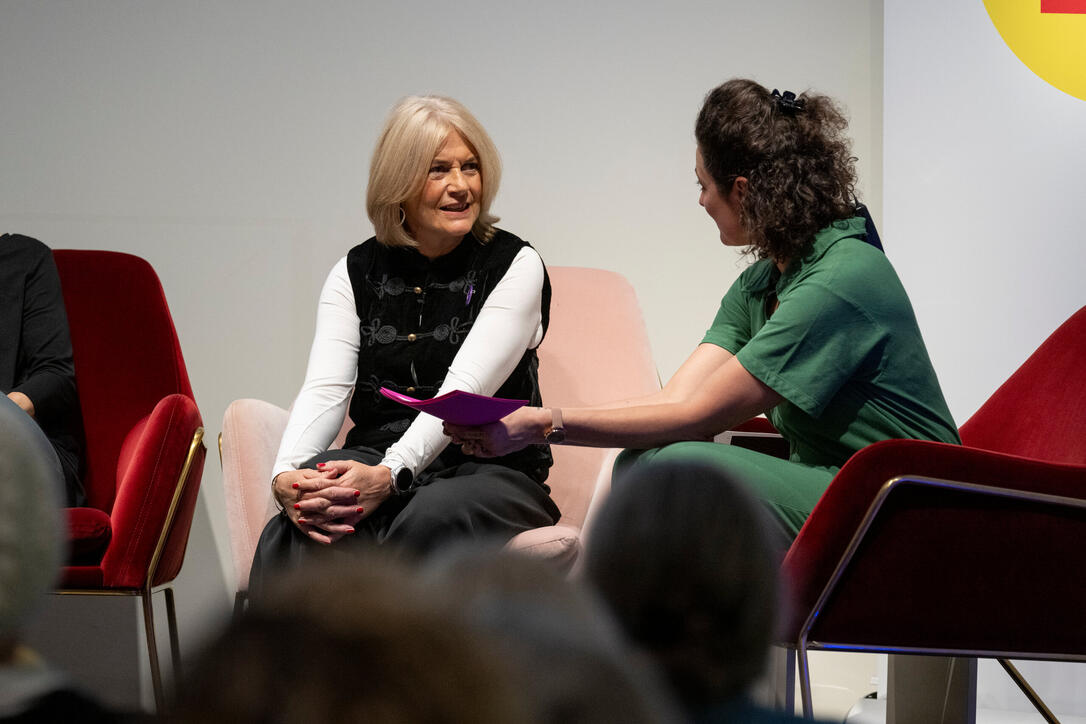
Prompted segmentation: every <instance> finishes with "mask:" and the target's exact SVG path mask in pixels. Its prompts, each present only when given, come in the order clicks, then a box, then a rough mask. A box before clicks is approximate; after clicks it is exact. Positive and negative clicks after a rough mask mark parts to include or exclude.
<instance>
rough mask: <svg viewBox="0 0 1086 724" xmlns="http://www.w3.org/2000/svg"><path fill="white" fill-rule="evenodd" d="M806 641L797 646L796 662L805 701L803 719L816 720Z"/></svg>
mask: <svg viewBox="0 0 1086 724" xmlns="http://www.w3.org/2000/svg"><path fill="white" fill-rule="evenodd" d="M806 643H807V642H806V641H802V642H800V645H798V646H796V662H797V663H798V664H799V691H800V696H801V697H802V699H803V718H804V719H807V720H812V719H814V703H813V702H812V701H811V666H810V664H809V663H808V661H807V646H806Z"/></svg>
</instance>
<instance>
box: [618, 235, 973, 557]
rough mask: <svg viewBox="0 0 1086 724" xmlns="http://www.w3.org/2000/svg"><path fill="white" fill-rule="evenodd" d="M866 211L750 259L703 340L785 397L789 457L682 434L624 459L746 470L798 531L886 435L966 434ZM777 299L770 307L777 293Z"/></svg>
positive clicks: (745, 476)
mask: <svg viewBox="0 0 1086 724" xmlns="http://www.w3.org/2000/svg"><path fill="white" fill-rule="evenodd" d="M864 235H865V234H864V220H863V219H861V218H853V219H847V220H842V221H838V222H835V223H833V224H831V225H830V226H829V227H827V228H825V229H823V230H822V231H820V232H819V233H818V234H817V235H816V236H815V239H814V243H813V244H812V246H811V247H810V250H809V251H808V252H807V253H806V254H805V255H804V256H803V257H802V258H800V259H796V260H793V262H792V263H791V264H789V265H788V266H787V267H786V268H785V271H784V272H783V273H781V272H780V271H779V270H778V269H777V266H776V265H775V264H774V263H773V262H772V261H771V260H768V259H763V260H760V261H758V262H755V263H754V264H753V265H751V266H750V268H748V269H747V270H745V271H744V272H743V273H742V274H741V275H740V277H739V278H738V279H737V280H736V281H735V283H734V284H733V285H732V287H731V289H729V290H728V292H727V294H725V295H724V299H723V300H722V301H721V303H720V310H719V311H718V312H717V315H716V318H715V319H714V320H713V324H712V326H711V327H710V328H709V331H708V332H706V334H705V337H704V339H703V340H702V341H703V343H708V344H715V345H717V346H719V347H722V348H723V349H725V350H727V351H728V352H731V353H732V354H734V355H735V356H736V357H737V358H738V360H739V362H740V364H742V365H743V367H744V368H745V369H746V370H747V371H748V372H750V373H751V374H752V375H754V376H755V377H756V378H758V379H759V380H761V381H762V382H763V383H765V384H766V385H767V386H769V387H770V388H772V389H773V390H774V391H775V392H776V393H777V394H779V395H780V396H781V397H783V398H784V401H783V402H782V403H780V404H779V405H777V406H776V407H775V408H773V409H772V410H770V411H769V412H768V417H769V419H770V421H772V423H773V424H774V426H776V428H777V429H778V430H779V431H780V432H781V434H782V435H783V436H784V438H785V439H786V440H788V442H789V446H790V456H789V459H788V460H779V459H777V458H773V457H770V456H767V455H763V454H761V453H757V452H753V451H751V450H746V449H743V448H738V447H733V446H730V445H720V444H717V443H708V442H680V443H675V444H672V445H667V446H665V447H661V448H655V449H652V450H645V451H629V452H627V453H626V454H624V456H623V457H622V459H621V460H620V463H619V466H620V467H621V466H624V465H629V464H634V465H642V464H646V463H648V462H650V461H673V460H680V461H685V460H696V461H699V462H705V463H708V464H711V465H718V466H721V467H724V468H726V469H728V471H729V472H731V473H732V474H734V475H735V476H737V477H739V478H740V479H742V480H744V481H745V482H746V483H747V484H748V485H749V486H750V487H751V488H752V489H753V490H754V492H755V494H756V495H758V496H760V497H761V498H762V499H763V500H764V501H765V502H766V504H767V505H768V506H769V507H770V509H771V510H772V512H773V513H774V514H775V517H776V518H777V519H778V521H779V522H780V523H781V524H782V526H783V529H784V532H785V533H786V534H787V535H788V536H789V537H790V538H791V537H794V536H795V535H796V533H798V532H799V529H800V527H802V525H803V522H804V521H805V520H806V519H807V515H808V514H809V513H810V512H811V509H812V508H813V507H814V505H815V503H817V502H818V499H819V497H820V496H821V495H822V493H823V492H824V491H825V489H826V487H827V486H828V485H829V483H830V481H831V480H832V479H833V476H834V474H835V473H836V472H837V470H838V469H839V468H840V466H841V465H842V464H843V463H844V462H845V461H846V460H847V459H848V458H849V457H850V456H851V455H852V454H853V453H854V452H856V451H857V450H859V449H860V448H862V447H864V446H866V445H869V444H871V443H873V442H877V441H879V440H887V439H893V438H913V439H918V440H936V441H940V442H947V443H960V439H959V437H958V431H957V428H956V426H955V425H954V420H953V418H952V417H951V415H950V410H949V409H948V408H947V404H946V400H945V399H944V397H943V393H942V390H941V389H940V388H939V381H938V379H937V378H936V375H935V370H934V369H933V368H932V364H931V359H930V358H929V357H928V352H927V348H926V347H925V346H924V340H923V338H922V337H921V335H920V328H919V326H918V325H917V322H916V316H915V314H914V313H913V309H912V305H911V304H910V303H909V298H908V296H907V295H906V294H905V289H904V287H902V285H901V281H900V280H899V279H898V277H897V273H896V272H895V271H894V268H893V267H892V266H891V265H890V262H889V260H888V259H887V258H886V256H885V254H883V253H882V251H880V250H879V249H877V248H875V247H874V246H871V245H870V244H868V243H867V242H866V241H865V240H864ZM775 303H778V304H777V307H776V309H775V310H774V309H773V307H774V304H775Z"/></svg>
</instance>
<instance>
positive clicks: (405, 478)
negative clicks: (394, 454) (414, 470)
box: [396, 468, 415, 493]
mask: <svg viewBox="0 0 1086 724" xmlns="http://www.w3.org/2000/svg"><path fill="white" fill-rule="evenodd" d="M413 482H415V476H414V475H412V474H411V470H410V468H400V470H399V472H397V473H396V490H399V491H400V492H401V493H403V492H406V491H407V490H408V489H409V488H410V487H411V483H413Z"/></svg>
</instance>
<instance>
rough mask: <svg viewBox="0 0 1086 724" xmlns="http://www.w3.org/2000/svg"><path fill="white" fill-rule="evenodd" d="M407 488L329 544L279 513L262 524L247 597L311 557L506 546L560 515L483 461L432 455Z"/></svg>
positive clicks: (312, 462) (515, 475) (321, 458)
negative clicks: (460, 544) (471, 543)
mask: <svg viewBox="0 0 1086 724" xmlns="http://www.w3.org/2000/svg"><path fill="white" fill-rule="evenodd" d="M383 458H384V455H383V454H382V453H380V452H378V451H377V450H374V449H373V448H368V447H353V448H344V449H342V450H329V451H327V452H323V453H321V454H319V455H316V456H314V457H313V458H311V459H309V460H307V461H306V462H305V463H304V464H303V465H302V467H303V468H311V469H316V466H317V463H322V462H326V461H328V460H357V461H359V462H361V463H365V464H366V465H376V464H377V463H379V462H381V460H382V459H383ZM416 485H417V487H416V488H414V489H413V490H412V491H410V492H408V493H406V494H404V495H399V496H394V497H391V498H388V499H387V500H385V501H384V502H383V503H381V505H380V507H378V508H377V509H376V510H375V511H374V512H373V513H372V514H370V515H368V516H366V517H365V518H363V519H362V520H361V521H359V523H358V524H357V525H356V526H355V527H354V528H355V532H354V533H353V534H350V535H345V536H343V537H342V538H340V539H339V540H338V541H336V542H335V543H333V544H332V545H330V546H329V545H324V544H321V543H318V542H316V541H314V540H313V539H312V538H310V537H309V536H307V535H306V534H305V533H303V532H302V531H301V530H299V529H298V527H297V526H295V525H294V524H293V523H291V522H290V519H289V518H288V517H287V515H286V513H283V512H280V513H279V514H278V515H276V516H275V517H274V518H272V519H271V520H270V521H268V523H267V525H265V526H264V532H263V533H261V535H260V541H259V542H258V543H257V546H256V554H255V555H254V557H253V566H252V570H251V572H250V574H249V595H250V597H257V596H259V595H260V593H261V591H262V589H263V587H264V586H265V585H266V584H267V582H268V580H269V579H271V578H273V577H274V576H276V575H277V574H279V573H282V572H284V571H286V570H288V569H289V568H291V567H293V566H297V565H303V564H305V563H306V562H307V561H314V560H317V559H318V558H320V559H327V558H349V557H350V556H351V554H352V552H357V551H358V550H360V549H363V548H371V547H372V546H374V545H382V546H390V547H395V548H397V549H400V550H403V551H406V552H407V553H409V554H411V555H415V556H425V555H426V554H428V553H431V552H432V551H434V550H436V549H438V548H440V547H441V546H442V545H443V544H445V543H448V542H451V541H467V540H499V541H507V540H509V539H510V538H512V537H513V536H515V535H516V534H517V533H520V532H522V531H525V530H531V529H532V528H539V527H542V526H546V525H553V524H555V523H557V522H558V519H559V517H560V516H561V513H560V512H559V510H558V506H557V505H555V504H554V501H553V500H551V498H550V495H548V492H549V489H548V488H547V486H546V485H543V484H541V483H538V482H536V481H535V480H533V479H532V478H530V477H528V476H527V475H525V474H524V473H522V472H520V471H519V470H514V469H513V468H508V467H505V466H504V465H493V464H490V463H483V462H475V461H468V462H459V463H457V464H451V465H448V464H445V463H444V461H443V460H442V458H441V457H439V458H438V459H437V460H436V461H435V462H434V463H433V464H431V465H430V467H428V468H427V469H426V470H424V471H423V472H422V473H421V474H420V475H418V476H417V477H416Z"/></svg>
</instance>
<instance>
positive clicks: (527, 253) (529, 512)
mask: <svg viewBox="0 0 1086 724" xmlns="http://www.w3.org/2000/svg"><path fill="white" fill-rule="evenodd" d="M500 176H501V166H500V161H499V158H498V153H497V150H496V149H495V148H494V144H493V142H492V141H491V140H490V137H489V136H488V135H487V133H486V131H485V130H484V129H483V127H482V126H481V125H480V124H479V122H478V121H477V120H476V119H475V118H474V117H473V116H472V115H471V113H469V112H468V110H467V109H466V108H464V107H463V106H462V105H461V104H459V103H457V102H456V101H454V100H452V99H449V98H442V97H436V96H424V97H418V96H415V97H409V98H406V99H404V100H402V101H401V102H400V103H399V104H397V105H396V106H395V107H394V108H393V109H392V112H391V114H390V115H389V118H388V120H387V122H386V124H385V128H384V130H383V132H382V134H381V136H380V139H379V140H378V142H377V147H376V149H375V150H374V154H373V159H372V162H371V165H370V179H369V187H368V190H367V195H366V210H367V212H368V214H369V217H370V220H371V221H372V222H373V225H374V229H375V231H376V234H375V236H374V237H373V238H371V239H369V240H367V241H365V242H363V243H362V244H360V245H358V246H356V247H354V248H353V249H351V250H350V251H349V252H348V253H347V255H346V256H345V257H343V258H342V259H340V260H339V262H337V263H336V265H335V267H334V268H333V269H332V271H331V273H330V274H329V276H328V280H327V282H326V283H325V286H324V289H323V291H322V292H321V298H320V303H319V305H318V310H317V329H316V335H315V338H314V340H313V346H312V349H311V351H310V358H309V366H308V369H307V372H306V379H305V382H304V384H303V385H302V389H301V391H300V392H299V394H298V397H297V399H296V400H295V403H294V407H293V408H292V411H291V415H290V419H289V422H288V424H287V428H286V432H285V434H284V436H283V440H282V443H281V446H280V449H279V455H278V459H277V461H276V463H275V468H274V470H273V473H272V474H273V482H272V492H273V495H274V496H275V498H276V500H277V501H278V503H279V505H281V506H282V508H283V510H282V511H281V512H280V513H279V514H278V515H277V516H276V517H274V518H273V519H272V520H271V521H269V523H268V524H267V526H266V527H265V529H264V532H263V534H262V536H261V539H260V543H259V545H258V547H257V552H256V556H255V559H254V562H253V573H252V579H253V580H252V583H251V587H252V588H253V590H254V591H258V590H259V588H260V586H261V585H262V584H261V581H262V576H264V575H265V574H266V573H267V572H269V571H271V570H277V569H282V568H284V567H285V566H287V565H289V564H296V563H299V562H302V561H304V560H306V558H307V557H308V556H310V555H312V554H313V553H314V552H315V551H317V550H320V549H322V548H324V547H331V549H332V550H335V551H346V550H349V549H352V548H354V547H356V546H368V545H373V544H388V545H394V546H399V547H403V548H406V549H408V550H410V551H411V552H414V553H426V552H429V551H430V550H432V549H433V548H435V547H438V546H440V545H442V544H443V543H444V542H446V541H447V540H449V539H452V538H465V537H469V538H470V537H476V538H481V537H488V538H492V537H498V538H510V537H512V536H513V535H515V534H516V533H518V532H520V531H523V530H527V529H530V528H535V527H539V526H543V525H551V524H553V523H554V522H556V521H557V519H558V517H559V511H558V508H557V506H555V504H554V502H553V501H552V500H551V499H550V497H549V494H548V493H549V489H548V488H547V486H546V483H545V482H544V481H545V480H546V477H547V472H548V469H549V467H550V464H551V458H550V453H549V451H548V449H547V447H546V446H543V445H536V446H528V447H527V448H525V449H523V450H519V451H517V452H514V453H511V454H509V455H506V456H502V457H499V458H491V459H486V460H483V459H481V458H476V457H473V456H471V455H467V454H465V453H464V452H463V451H462V450H461V449H460V448H458V447H455V446H453V447H450V446H449V439H448V438H447V437H446V436H445V435H444V434H443V432H442V429H441V422H440V421H439V420H437V419H436V418H433V417H430V416H428V415H425V414H417V413H414V412H413V411H412V410H410V409H408V408H406V407H402V406H400V405H398V404H395V403H393V402H391V401H389V400H386V399H385V398H384V397H383V396H381V395H380V394H379V389H380V388H381V387H388V388H391V389H393V390H395V391H397V392H401V393H404V394H407V395H411V396H413V397H421V398H428V397H433V396H436V395H440V394H444V393H445V392H449V391H451V390H455V389H460V390H466V391H468V392H474V393H479V394H486V395H495V394H496V395H499V396H502V397H513V398H520V399H528V400H531V401H532V402H533V403H534V404H539V403H540V395H539V384H538V376H537V373H536V371H537V367H538V361H537V358H536V352H535V349H536V347H537V346H538V345H539V343H540V342H541V341H542V340H543V336H544V334H545V333H546V328H547V319H548V311H549V304H550V284H549V282H548V280H547V274H546V270H545V269H544V266H543V262H542V260H541V259H540V257H539V255H538V254H537V253H536V252H535V250H534V249H532V247H531V246H529V245H528V244H527V243H526V242H524V241H522V240H521V239H519V238H518V237H516V236H514V235H513V234H510V233H508V232H506V231H503V230H501V229H498V228H496V227H495V226H494V224H495V222H496V221H497V220H498V219H497V217H496V216H494V215H492V214H491V212H490V205H491V202H492V201H493V199H494V196H495V194H496V193H497V190H498V183H499V180H500ZM348 406H349V414H350V417H351V420H352V421H353V422H354V428H353V429H352V430H351V431H350V433H349V434H348V436H347V440H346V443H345V445H344V447H343V449H342V450H328V446H329V445H330V444H331V442H332V440H333V439H334V438H335V436H336V433H337V432H338V430H339V427H340V424H341V423H342V420H343V418H344V414H345V413H347V412H348Z"/></svg>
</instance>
